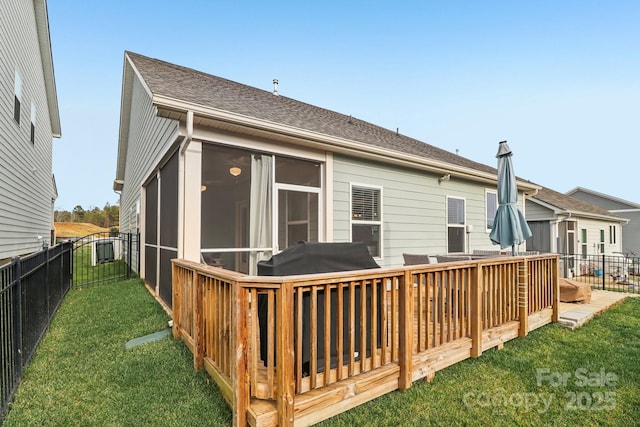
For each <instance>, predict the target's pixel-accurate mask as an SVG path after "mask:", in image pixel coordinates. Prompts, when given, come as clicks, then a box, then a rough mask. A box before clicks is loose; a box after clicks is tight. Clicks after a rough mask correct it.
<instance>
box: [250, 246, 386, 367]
mask: <svg viewBox="0 0 640 427" xmlns="http://www.w3.org/2000/svg"><path fill="white" fill-rule="evenodd" d="M370 268H380V266H379V265H378V264H377V263H376V262H375V260H374V259H373V258H372V257H371V255H370V254H369V250H368V249H367V246H366V245H365V244H364V243H308V242H299V243H296V244H295V245H293V246H291V247H289V248H287V249H285V250H284V251H282V252H281V253H279V254H277V255H274V256H272V257H271V259H269V260H268V261H260V262H258V275H260V276H288V275H295V274H312V273H331V272H335V271H353V270H365V269H370ZM382 291H383V290H382V286H379V287H378V293H379V294H378V298H377V301H378V310H377V312H378V313H381V303H380V301H381V300H382V298H381V292H382ZM336 292H337V291H336V290H333V291H332V292H331V294H332V296H331V311H332V319H331V336H333V337H336V332H335V330H336V324H337V323H336V319H335V318H334V316H335V313H336V302H337V298H336V295H335V294H336ZM343 301H344V308H343V325H344V327H345V331H344V334H343V337H344V338H343V339H344V342H343V348H344V349H345V350H344V351H345V354H344V356H345V360H348V354H346V352H347V350H348V343H349V339H350V338H349V331H348V330H346V328H347V325H348V322H349V295H348V292H347V290H345V292H344V297H343ZM360 301H361V299H360V288H358V289H356V301H355V310H356V313H359V312H360V307H361V303H360ZM366 301H367V303H366V312H367V318H369V313H370V312H371V291H370V289H369V290H367V296H366ZM309 304H310V295H309V293H308V292H306V293H305V294H304V295H303V302H302V307H300V308H298V309H301V310H302V311H303V325H302V362H303V370H304V372H305V373H308V372H309V371H308V366H309V358H310V344H311V343H310V338H311V337H310V332H309V326H310V321H311V319H310V308H309ZM324 316H325V313H324V292H319V293H318V322H317V325H316V328H317V341H316V346H317V350H318V361H317V362H318V368H319V370H320V371H322V370H323V367H324V360H323V359H324V335H325V332H324ZM258 318H259V322H260V356H261V358H262V360H263V361H264V363H265V364H266V360H267V356H268V351H269V349H268V344H267V324H266V323H267V298H266V296H264V295H258ZM356 319H359V314H356ZM380 321H381V319H380V316H378V319H377V323H378V326H377V332H378V334H377V341H378V342H377V346H378V347H379V346H380V342H381V336H380V331H381V324H380ZM370 323H371V322H370V321H369V322H368V325H367V334H366V341H367V344H366V347H367V350H366V352H367V355H370V353H371V351H370V345H369V341H370V331H371V325H370ZM354 334H355V341H356V348H355V351H356V352H358V353H359V352H360V324H359V323H358V324H356V325H355V331H354ZM271 351H274V353H275V349H271ZM336 355H337V352H336V344H335V342H332V343H331V366H332V367H335V366H336ZM357 358H359V355H358V357H357Z"/></svg>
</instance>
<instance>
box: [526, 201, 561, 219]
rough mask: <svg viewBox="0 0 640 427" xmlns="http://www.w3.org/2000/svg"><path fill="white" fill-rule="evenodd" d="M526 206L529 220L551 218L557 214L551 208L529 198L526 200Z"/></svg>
mask: <svg viewBox="0 0 640 427" xmlns="http://www.w3.org/2000/svg"><path fill="white" fill-rule="evenodd" d="M525 207H526V209H527V210H526V212H525V216H526V218H527V221H540V220H549V219H552V218H554V216H555V215H554V213H553V211H552V210H551V209H549V208H545V207H544V206H540V205H539V204H537V203H535V202H532V201H529V200H527V201H526V202H525Z"/></svg>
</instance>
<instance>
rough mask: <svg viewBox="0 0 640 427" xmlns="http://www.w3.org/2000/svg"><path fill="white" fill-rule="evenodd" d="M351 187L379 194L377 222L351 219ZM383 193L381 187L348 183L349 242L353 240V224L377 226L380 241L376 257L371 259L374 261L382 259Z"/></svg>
mask: <svg viewBox="0 0 640 427" xmlns="http://www.w3.org/2000/svg"><path fill="white" fill-rule="evenodd" d="M353 187H360V188H370V189H372V190H378V191H379V192H380V200H379V202H380V219H379V220H378V221H359V220H354V219H353ZM383 202H384V191H383V187H381V186H378V185H371V184H361V183H359V182H350V183H349V241H350V242H352V241H353V240H352V239H353V224H365V225H378V226H379V228H380V241H379V245H380V247H379V248H378V253H379V255H378V256H375V257H373V259H376V260H383V259H384V226H383V222H382V218H384V203H383Z"/></svg>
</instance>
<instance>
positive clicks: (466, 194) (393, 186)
mask: <svg viewBox="0 0 640 427" xmlns="http://www.w3.org/2000/svg"><path fill="white" fill-rule="evenodd" d="M333 167H334V176H333V187H334V188H333V227H334V230H333V240H334V241H336V242H345V241H350V238H351V237H350V219H349V212H350V192H349V185H350V183H357V184H362V185H371V186H378V187H382V188H383V200H382V222H383V257H382V259H381V260H379V261H378V263H379V264H380V265H382V266H397V265H402V263H403V260H402V254H403V253H404V252H406V253H423V254H431V255H436V254H444V253H446V252H447V228H446V216H445V212H446V198H447V196H452V197H459V198H463V199H465V210H466V223H467V224H470V225H472V226H473V232H472V233H471V234H470V235H469V236H468V237H469V240H468V243H469V244H468V247H467V251H468V252H471V251H473V249H486V250H495V249H496V248H497V246H494V245H492V244H491V241H490V240H489V233H488V232H487V231H486V218H485V217H486V211H485V191H486V189H487V188H489V189H491V187H486V186H484V185H482V184H478V183H473V182H470V181H465V180H459V179H457V178H455V177H452V178H451V180H450V181H443V182H438V177H439V175H435V174H431V173H427V172H423V171H417V170H411V169H406V168H401V167H396V166H389V165H384V164H380V163H372V162H365V161H362V160H358V159H353V158H348V157H344V156H338V155H336V156H334V165H333ZM494 189H495V188H494ZM519 204H522V198H520V199H519Z"/></svg>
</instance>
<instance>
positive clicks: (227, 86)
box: [126, 52, 496, 174]
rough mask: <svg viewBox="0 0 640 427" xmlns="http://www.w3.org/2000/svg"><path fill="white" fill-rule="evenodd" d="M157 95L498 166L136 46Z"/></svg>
mask: <svg viewBox="0 0 640 427" xmlns="http://www.w3.org/2000/svg"><path fill="white" fill-rule="evenodd" d="M126 54H127V55H128V57H129V58H130V59H131V61H132V62H133V64H134V65H135V67H136V69H137V70H138V72H139V73H140V75H141V77H142V78H143V79H144V81H145V83H146V84H147V86H148V88H149V90H151V92H152V93H153V94H154V95H159V96H164V97H168V98H171V99H175V100H180V101H184V102H189V103H193V104H196V105H201V106H204V107H207V108H212V109H216V110H222V111H228V112H231V113H234V114H239V115H243V116H247V117H252V118H256V119H260V120H265V121H269V122H272V123H278V124H281V125H286V126H291V127H294V128H298V129H303V130H306V131H312V132H317V133H321V134H325V135H329V136H332V137H337V138H343V139H348V140H351V141H356V142H359V143H363V144H369V145H372V146H376V147H381V148H385V149H391V150H395V151H398V152H401V153H406V154H411V155H416V156H420V157H424V158H428V159H432V160H436V161H441V162H445V163H449V164H451V165H456V166H461V167H465V168H469V169H473V170H477V171H482V172H486V173H492V174H493V173H496V169H495V168H493V167H490V166H487V165H485V164H482V163H478V162H475V161H472V160H469V159H467V158H465V157H463V156H460V155H457V154H454V153H451V152H449V151H446V150H443V149H441V148H438V147H435V146H433V145H430V144H426V143H424V142H422V141H419V140H417V139H413V138H410V137H408V136H405V135H402V134H398V133H396V132H394V131H391V130H389V129H385V128H382V127H380V126H376V125H374V124H371V123H368V122H366V121H364V120H359V119H356V118H354V117H352V116H348V115H344V114H340V113H336V112H334V111H331V110H327V109H324V108H320V107H316V106H313V105H310V104H307V103H304V102H301V101H297V100H295V99H292V98H288V97H286V96H281V95H280V96H275V95H273V94H272V93H271V92H268V91H265V90H262V89H257V88H254V87H251V86H247V85H244V84H241V83H237V82H233V81H231V80H227V79H224V78H221V77H216V76H213V75H211V74H206V73H203V72H201V71H197V70H194V69H191V68H187V67H182V66H179V65H175V64H171V63H168V62H165V61H161V60H158V59H153V58H149V57H146V56H143V55H139V54H136V53H132V52H127V53H126Z"/></svg>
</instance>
